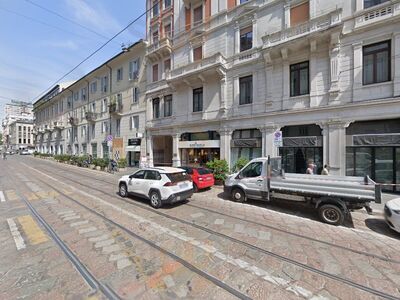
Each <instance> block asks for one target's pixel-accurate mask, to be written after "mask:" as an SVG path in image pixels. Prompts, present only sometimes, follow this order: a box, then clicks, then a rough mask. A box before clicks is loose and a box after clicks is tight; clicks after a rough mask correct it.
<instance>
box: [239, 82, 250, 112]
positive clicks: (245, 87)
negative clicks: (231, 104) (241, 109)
mask: <svg viewBox="0 0 400 300" xmlns="http://www.w3.org/2000/svg"><path fill="white" fill-rule="evenodd" d="M252 102H253V76H252V75H250V76H246V77H242V78H239V104H240V105H242V104H250V103H252Z"/></svg>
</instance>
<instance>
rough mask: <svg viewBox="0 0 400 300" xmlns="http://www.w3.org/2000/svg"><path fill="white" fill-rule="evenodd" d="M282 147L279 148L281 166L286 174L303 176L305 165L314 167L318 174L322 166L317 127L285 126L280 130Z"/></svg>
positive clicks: (321, 152)
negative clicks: (310, 164)
mask: <svg viewBox="0 0 400 300" xmlns="http://www.w3.org/2000/svg"><path fill="white" fill-rule="evenodd" d="M282 135H283V147H280V148H279V155H280V156H281V157H282V166H283V169H284V170H285V172H287V173H300V174H305V173H306V170H307V165H308V164H309V163H313V164H314V165H315V169H314V173H315V174H320V172H321V170H322V164H323V148H322V132H321V128H320V127H319V126H318V125H299V126H286V127H284V128H282Z"/></svg>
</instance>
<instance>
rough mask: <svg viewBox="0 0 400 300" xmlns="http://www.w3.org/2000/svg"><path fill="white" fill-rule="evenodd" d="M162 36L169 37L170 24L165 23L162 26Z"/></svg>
mask: <svg viewBox="0 0 400 300" xmlns="http://www.w3.org/2000/svg"><path fill="white" fill-rule="evenodd" d="M164 36H165V37H168V38H170V37H171V36H172V34H171V24H167V25H165V26H164Z"/></svg>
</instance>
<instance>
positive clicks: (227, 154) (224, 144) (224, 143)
mask: <svg viewBox="0 0 400 300" xmlns="http://www.w3.org/2000/svg"><path fill="white" fill-rule="evenodd" d="M232 132H233V130H232V129H230V128H226V127H224V128H222V129H220V130H219V135H220V152H221V159H225V160H226V161H227V162H228V166H229V169H231V140H232Z"/></svg>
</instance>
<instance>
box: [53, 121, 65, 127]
mask: <svg viewBox="0 0 400 300" xmlns="http://www.w3.org/2000/svg"><path fill="white" fill-rule="evenodd" d="M53 126H54V128H55V129H63V128H64V123H63V122H61V121H54V122H53Z"/></svg>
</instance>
